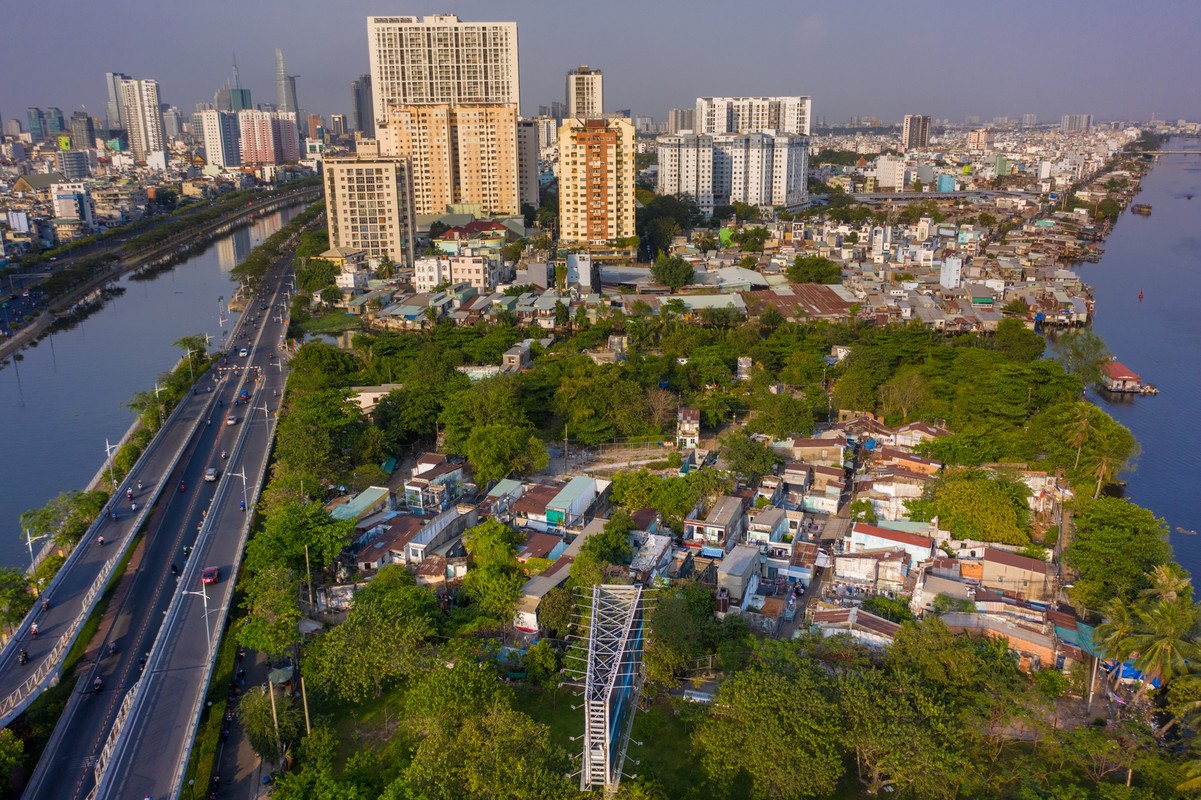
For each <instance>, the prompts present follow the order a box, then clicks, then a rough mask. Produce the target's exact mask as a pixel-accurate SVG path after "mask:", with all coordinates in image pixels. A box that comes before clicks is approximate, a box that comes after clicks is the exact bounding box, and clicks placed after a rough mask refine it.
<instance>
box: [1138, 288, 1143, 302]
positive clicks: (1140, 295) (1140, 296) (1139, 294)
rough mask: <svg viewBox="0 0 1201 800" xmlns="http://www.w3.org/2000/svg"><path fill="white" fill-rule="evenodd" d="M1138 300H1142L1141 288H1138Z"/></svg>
mask: <svg viewBox="0 0 1201 800" xmlns="http://www.w3.org/2000/svg"><path fill="white" fill-rule="evenodd" d="M1138 301H1139V302H1140V303H1141V302H1143V290H1142V289H1139V290H1138Z"/></svg>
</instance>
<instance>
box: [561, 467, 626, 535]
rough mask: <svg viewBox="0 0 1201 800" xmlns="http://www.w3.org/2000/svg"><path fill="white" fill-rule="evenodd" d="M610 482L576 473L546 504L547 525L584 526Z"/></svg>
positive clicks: (564, 527)
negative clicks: (585, 520)
mask: <svg viewBox="0 0 1201 800" xmlns="http://www.w3.org/2000/svg"><path fill="white" fill-rule="evenodd" d="M609 484H610V482H609V481H606V480H602V479H600V478H593V477H592V476H590V475H576V476H575V477H573V478H572V479H571V480H570V481H568V482H567V485H566V486H564V487H563V488H562V489H560V490H559V492H558V493H557V494H555V496H554V497H552V498H551V500H550V502H548V503H547V504H546V523H547V525H548V526H550V527H552V528H557V529H561V530H571V529H575V528H580V527H582V526H583V524H584V518H585V516H586V515H587V514H588V513H589V511H590V510H591V509H593V508H594V506H596V505H597V503H598V501H599V500H600V499H601V496H602V494H603V493H604V492H605V490H606V489H608V487H609Z"/></svg>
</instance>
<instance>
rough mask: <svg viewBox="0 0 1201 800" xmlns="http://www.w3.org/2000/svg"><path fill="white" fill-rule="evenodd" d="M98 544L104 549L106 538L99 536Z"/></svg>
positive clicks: (97, 538)
mask: <svg viewBox="0 0 1201 800" xmlns="http://www.w3.org/2000/svg"><path fill="white" fill-rule="evenodd" d="M96 544H98V545H100V546H101V547H104V537H103V536H97V537H96Z"/></svg>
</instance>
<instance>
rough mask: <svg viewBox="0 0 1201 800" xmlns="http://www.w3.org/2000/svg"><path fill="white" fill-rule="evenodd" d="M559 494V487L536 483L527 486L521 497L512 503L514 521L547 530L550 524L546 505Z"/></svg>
mask: <svg viewBox="0 0 1201 800" xmlns="http://www.w3.org/2000/svg"><path fill="white" fill-rule="evenodd" d="M558 494H559V487H557V486H547V485H546V484H542V483H535V484H531V485H529V486H527V487H526V488H525V491H524V492H523V493H522V495H521V496H520V497H518V498H517V499H516V500H514V501H513V503H512V513H513V519H514V521H515V522H516V523H517V524H518V525H520V526H522V527H525V528H533V529H534V530H536V531H544V532H545V531H546V530H548V529H549V527H550V525H549V523H548V522H547V519H546V507H547V506H548V505H549V504H550V502H551V501H552V500H554V499H555V497H556V496H557V495H558Z"/></svg>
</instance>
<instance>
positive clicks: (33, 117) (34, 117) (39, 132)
mask: <svg viewBox="0 0 1201 800" xmlns="http://www.w3.org/2000/svg"><path fill="white" fill-rule="evenodd" d="M25 118H26V119H27V120H29V137H30V139H32V140H33V141H34V142H40V141H42V140H43V139H45V138H46V135H47V134H46V112H45V111H42V109H40V108H38V107H37V106H30V107H29V108H27V109H25Z"/></svg>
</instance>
